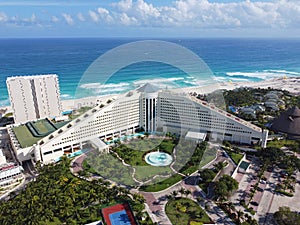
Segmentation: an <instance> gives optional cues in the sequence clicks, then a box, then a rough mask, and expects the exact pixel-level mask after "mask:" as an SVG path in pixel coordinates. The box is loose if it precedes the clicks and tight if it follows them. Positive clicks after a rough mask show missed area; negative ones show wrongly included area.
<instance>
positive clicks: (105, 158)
mask: <svg viewBox="0 0 300 225" xmlns="http://www.w3.org/2000/svg"><path fill="white" fill-rule="evenodd" d="M83 166H84V169H86V170H87V171H89V172H91V173H95V174H99V175H100V176H101V177H103V178H106V179H109V180H112V181H115V182H118V183H120V184H125V185H133V186H134V185H136V183H135V182H134V180H133V179H132V172H133V170H132V167H126V166H124V165H123V164H122V163H121V162H120V161H119V160H118V159H117V158H115V157H113V156H112V155H111V154H103V155H99V152H98V151H92V152H89V153H88V154H87V158H86V159H85V161H83Z"/></svg>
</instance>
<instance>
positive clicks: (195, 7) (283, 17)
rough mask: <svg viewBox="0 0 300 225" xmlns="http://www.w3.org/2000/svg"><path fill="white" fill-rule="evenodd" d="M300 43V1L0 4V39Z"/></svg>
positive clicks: (0, 0)
mask: <svg viewBox="0 0 300 225" xmlns="http://www.w3.org/2000/svg"><path fill="white" fill-rule="evenodd" d="M8 37H14V38H22V37H104V38H105V37H147V38H149V37H195V38H205V37H214V38H218V37H258V38H264V37H266V38H270V37H271V38H300V0H23V1H21V0H0V38H8Z"/></svg>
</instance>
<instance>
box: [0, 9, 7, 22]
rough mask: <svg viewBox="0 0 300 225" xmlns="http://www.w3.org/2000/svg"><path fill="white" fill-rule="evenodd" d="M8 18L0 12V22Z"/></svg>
mask: <svg viewBox="0 0 300 225" xmlns="http://www.w3.org/2000/svg"><path fill="white" fill-rule="evenodd" d="M7 20H8V18H7V15H6V14H5V13H3V12H0V23H1V22H6V21H7Z"/></svg>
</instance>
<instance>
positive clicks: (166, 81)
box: [133, 77, 184, 86]
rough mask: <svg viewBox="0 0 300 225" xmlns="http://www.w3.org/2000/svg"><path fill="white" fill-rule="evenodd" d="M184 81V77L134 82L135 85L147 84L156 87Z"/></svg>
mask: <svg viewBox="0 0 300 225" xmlns="http://www.w3.org/2000/svg"><path fill="white" fill-rule="evenodd" d="M178 80H184V77H170V78H154V79H145V80H137V81H134V82H133V84H134V85H137V86H138V85H143V84H146V83H152V84H153V83H154V84H155V85H159V84H160V83H170V82H173V81H178ZM163 85H164V84H163Z"/></svg>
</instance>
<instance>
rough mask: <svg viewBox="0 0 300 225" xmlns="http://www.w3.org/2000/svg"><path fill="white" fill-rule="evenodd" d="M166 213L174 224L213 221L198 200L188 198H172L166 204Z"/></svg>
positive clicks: (181, 224)
mask: <svg viewBox="0 0 300 225" xmlns="http://www.w3.org/2000/svg"><path fill="white" fill-rule="evenodd" d="M166 214H167V216H168V217H169V219H170V220H171V223H172V224H180V225H189V224H202V223H203V224H204V223H211V222H212V221H211V220H210V218H209V217H208V215H207V214H206V212H205V211H204V210H203V209H202V208H201V207H200V206H199V205H198V204H197V203H196V202H194V201H192V200H190V199H187V198H179V199H175V200H170V201H169V202H168V203H167V205H166ZM192 222H194V223H192Z"/></svg>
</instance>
